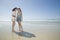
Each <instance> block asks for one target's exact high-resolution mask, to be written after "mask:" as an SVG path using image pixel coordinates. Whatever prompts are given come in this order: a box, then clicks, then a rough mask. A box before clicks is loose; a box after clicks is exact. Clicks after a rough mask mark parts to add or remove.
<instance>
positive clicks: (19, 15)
mask: <svg viewBox="0 0 60 40" xmlns="http://www.w3.org/2000/svg"><path fill="white" fill-rule="evenodd" d="M17 10H18V13H17V22H18V26H19V31H21V32H23V28H22V24H21V22H22V11H21V9H20V8H17Z"/></svg>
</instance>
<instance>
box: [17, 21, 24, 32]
mask: <svg viewBox="0 0 60 40" xmlns="http://www.w3.org/2000/svg"><path fill="white" fill-rule="evenodd" d="M18 25H19V31H22V32H23V28H22V25H21V22H18Z"/></svg>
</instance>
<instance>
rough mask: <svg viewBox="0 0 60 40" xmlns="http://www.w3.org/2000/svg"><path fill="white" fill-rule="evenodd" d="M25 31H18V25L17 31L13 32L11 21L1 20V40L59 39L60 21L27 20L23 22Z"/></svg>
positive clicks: (16, 26)
mask: <svg viewBox="0 0 60 40" xmlns="http://www.w3.org/2000/svg"><path fill="white" fill-rule="evenodd" d="M22 26H23V30H24V31H23V33H22V32H18V25H17V23H16V25H15V31H16V32H14V33H13V32H11V29H12V27H11V22H8V21H4V22H3V21H1V22H0V40H59V39H60V22H48V21H25V22H23V23H22Z"/></svg>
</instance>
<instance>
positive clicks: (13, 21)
mask: <svg viewBox="0 0 60 40" xmlns="http://www.w3.org/2000/svg"><path fill="white" fill-rule="evenodd" d="M16 9H17V8H14V9H12V32H15V31H14V26H15V20H16V11H17V10H16Z"/></svg>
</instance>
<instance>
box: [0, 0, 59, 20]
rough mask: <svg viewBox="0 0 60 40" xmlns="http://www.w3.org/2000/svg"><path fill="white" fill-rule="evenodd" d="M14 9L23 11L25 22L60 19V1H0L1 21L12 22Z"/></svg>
mask: <svg viewBox="0 0 60 40" xmlns="http://www.w3.org/2000/svg"><path fill="white" fill-rule="evenodd" d="M14 7H20V8H21V9H22V13H23V20H24V21H25V20H48V19H60V0H0V21H11V14H12V9H13V8H14Z"/></svg>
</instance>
